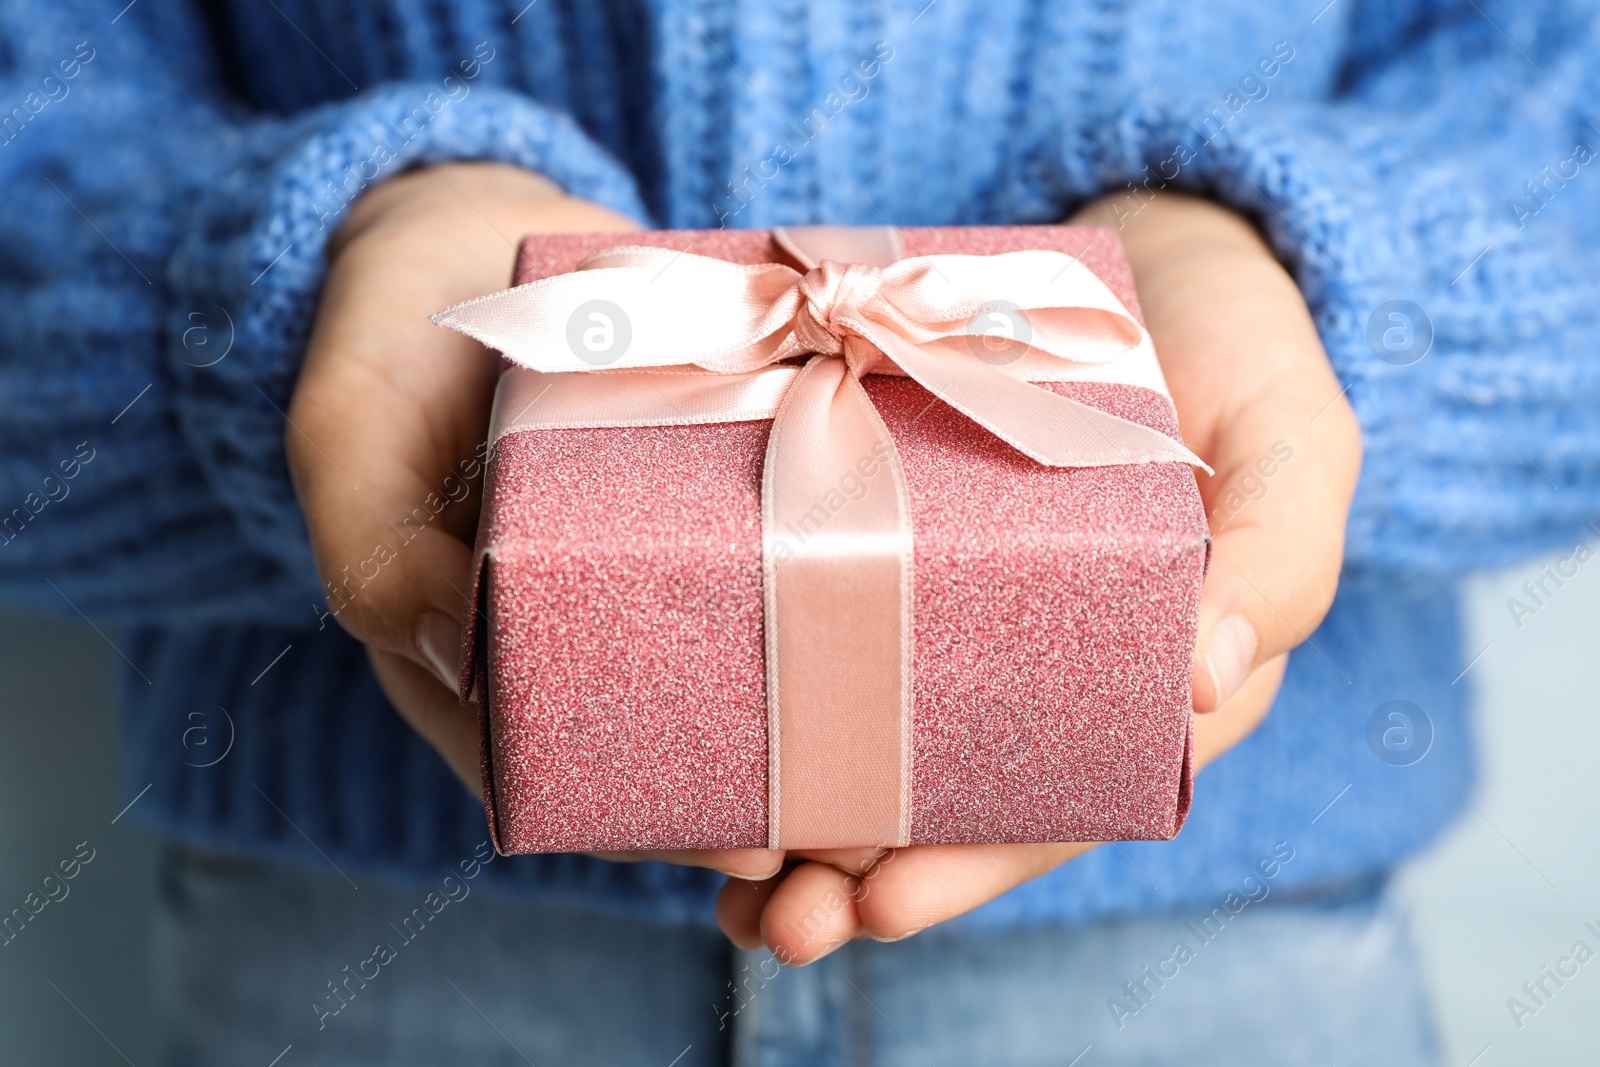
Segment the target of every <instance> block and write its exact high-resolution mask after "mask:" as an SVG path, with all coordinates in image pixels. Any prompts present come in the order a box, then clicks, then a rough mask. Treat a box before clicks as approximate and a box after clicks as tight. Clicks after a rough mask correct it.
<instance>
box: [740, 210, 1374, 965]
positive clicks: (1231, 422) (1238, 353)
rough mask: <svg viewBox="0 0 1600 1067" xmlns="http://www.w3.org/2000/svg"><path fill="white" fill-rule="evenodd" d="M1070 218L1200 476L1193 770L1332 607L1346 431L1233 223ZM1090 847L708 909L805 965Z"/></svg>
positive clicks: (743, 897) (940, 849) (853, 855)
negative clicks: (1155, 362) (1118, 266)
mask: <svg viewBox="0 0 1600 1067" xmlns="http://www.w3.org/2000/svg"><path fill="white" fill-rule="evenodd" d="M1071 221H1072V222H1073V223H1077V224H1083V225H1108V226H1112V227H1113V228H1115V229H1118V230H1120V231H1121V236H1122V240H1123V244H1124V247H1125V249H1126V251H1127V254H1128V259H1129V262H1130V263H1131V264H1132V266H1133V271H1134V277H1135V280H1136V282H1137V285H1138V290H1139V301H1140V304H1141V305H1142V307H1143V309H1144V314H1145V318H1146V322H1147V325H1148V327H1149V330H1150V334H1151V337H1152V338H1153V340H1154V342H1155V347H1156V351H1157V352H1158V353H1159V356H1160V359H1161V365H1162V369H1163V371H1164V373H1165V375H1166V378H1167V383H1168V386H1169V387H1170V389H1171V391H1172V396H1173V400H1174V402H1175V404H1176V405H1177V409H1178V418H1179V423H1180V424H1181V426H1182V427H1183V433H1184V439H1185V442H1186V443H1187V444H1188V445H1189V447H1190V448H1191V449H1192V450H1194V451H1195V452H1196V453H1197V454H1198V455H1200V456H1201V457H1202V458H1203V459H1205V460H1206V462H1207V463H1209V464H1211V466H1212V467H1213V468H1215V470H1216V474H1215V475H1213V476H1211V477H1205V476H1203V475H1202V476H1201V478H1200V493H1201V497H1202V499H1203V500H1204V502H1205V506H1206V511H1207V513H1208V515H1210V517H1211V518H1210V522H1211V532H1212V536H1213V539H1214V544H1213V548H1212V556H1211V566H1210V570H1209V572H1208V574H1207V577H1206V583H1205V588H1204V590H1203V592H1202V594H1201V600H1200V620H1199V640H1198V643H1197V649H1196V652H1195V659H1194V683H1193V693H1194V709H1195V711H1196V712H1197V713H1199V716H1200V717H1199V718H1198V719H1197V720H1196V724H1195V753H1194V757H1195V766H1196V769H1198V768H1199V767H1202V766H1204V765H1205V764H1206V763H1208V762H1210V761H1211V760H1213V759H1215V758H1216V757H1217V756H1219V755H1221V754H1222V753H1223V752H1225V751H1227V750H1228V749H1229V748H1231V747H1232V746H1233V745H1235V744H1237V743H1238V742H1239V741H1240V740H1242V739H1243V738H1244V737H1245V736H1246V735H1247V734H1249V733H1250V731H1251V730H1253V729H1254V728H1255V727H1256V725H1257V724H1259V723H1260V722H1261V720H1262V719H1263V718H1265V716H1266V714H1267V711H1268V709H1269V708H1270V707H1271V706H1272V701H1273V699H1274V697H1275V696H1276V694H1277V690H1278V684H1279V682H1280V681H1281V680H1282V678H1283V671H1284V666H1285V663H1286V661H1287V658H1288V653H1289V650H1290V649H1292V648H1294V647H1295V646H1296V645H1298V644H1299V643H1300V642H1302V641H1304V640H1305V638H1306V636H1307V635H1308V634H1310V633H1311V631H1313V630H1315V629H1316V627H1317V625H1318V623H1320V622H1321V620H1322V617H1323V616H1324V615H1325V614H1326V613H1327V610H1328V607H1329V605H1330V604H1331V603H1332V601H1333V594H1334V590H1335V588H1336V586H1337V583H1338V577H1339V568H1340V562H1341V560H1342V557H1343V551H1344V527H1345V519H1346V515H1347V512H1348V510H1349V506H1350V497H1351V495H1352V493H1353V492H1354V490H1355V483H1356V475H1357V473H1358V471H1359V469H1360V465H1361V435H1360V430H1359V428H1358V427H1357V424H1356V419H1355V414H1354V412H1353V411H1352V410H1351V408H1350V406H1349V404H1348V403H1347V402H1346V401H1345V399H1344V397H1343V395H1342V391H1341V389H1340V386H1339V383H1338V381H1337V379H1336V378H1335V376H1334V374H1333V371H1332V369H1331V367H1330V366H1329V364H1328V359H1327V355H1326V353H1324V351H1323V349H1322V344H1321V342H1320V341H1319V339H1318V337H1317V332H1316V328H1315V326H1314V325H1313V323H1312V321H1311V315H1310V313H1309V311H1308V310H1307V308H1306V305H1305V301H1304V300H1303V299H1301V296H1300V292H1299V290H1298V289H1297V288H1296V287H1295V284H1294V281H1293V280H1292V279H1291V278H1290V277H1289V275H1288V274H1287V273H1286V272H1285V271H1284V269H1283V268H1282V267H1281V266H1280V265H1279V264H1278V262H1277V261H1276V260H1275V259H1274V258H1273V257H1272V254H1271V252H1270V250H1269V249H1268V248H1267V246H1266V245H1265V244H1264V243H1263V242H1262V240H1261V238H1260V236H1259V235H1258V234H1257V233H1256V231H1255V230H1254V229H1253V228H1252V227H1251V226H1250V225H1249V224H1248V223H1247V222H1245V221H1244V220H1243V219H1241V218H1239V217H1238V216H1237V215H1235V214H1233V213H1232V212H1230V211H1228V210H1226V209H1225V208H1222V207H1219V206H1217V205H1216V204H1213V203H1210V202H1207V201H1204V200H1198V199H1194V198H1191V197H1186V196H1182V195H1179V194H1171V193H1163V194H1159V195H1157V196H1156V197H1155V198H1154V199H1149V198H1147V199H1145V200H1144V201H1142V202H1141V201H1140V200H1138V199H1136V198H1132V197H1127V198H1111V199H1107V200H1102V201H1099V202H1096V203H1095V204H1092V205H1090V206H1089V207H1088V208H1086V209H1085V210H1084V211H1082V212H1080V213H1079V214H1078V215H1077V216H1075V217H1074V218H1073V219H1072V220H1071ZM1285 456H1287V457H1288V458H1285ZM1268 470H1271V472H1272V473H1271V475H1270V481H1268V480H1266V473H1265V472H1266V471H1268ZM1094 847H1096V846H1095V845H1094V844H1088V843H1073V844H1036V845H986V844H972V845H914V846H911V847H908V848H900V849H891V850H881V849H879V850H869V849H855V850H836V851H828V852H809V853H804V852H803V853H794V854H791V856H790V863H789V865H788V866H786V867H785V869H784V870H783V871H782V872H780V873H779V874H778V875H777V876H775V877H773V878H770V879H767V880H765V881H759V882H749V881H741V880H737V879H735V880H730V881H729V882H728V884H727V885H726V886H724V888H723V890H722V895H721V896H720V897H719V898H718V901H717V918H718V922H719V924H720V925H721V927H722V929H723V931H724V932H725V933H726V934H727V935H728V936H729V937H730V938H731V939H732V940H733V941H734V942H735V943H737V944H739V945H741V946H743V947H747V948H755V947H758V946H760V945H762V944H766V945H767V946H768V947H770V948H771V950H772V951H773V953H774V955H776V957H777V958H778V959H779V960H780V961H781V962H783V963H786V964H804V963H809V962H811V961H813V960H816V959H819V958H820V957H822V956H825V955H827V954H828V953H829V952H831V951H833V950H834V949H835V948H838V947H839V946H840V945H842V944H844V943H845V942H846V941H850V940H854V939H858V938H872V939H875V940H879V941H896V940H899V939H900V938H903V937H907V936H909V935H911V934H914V933H916V932H917V931H919V930H924V929H926V928H928V927H930V926H933V925H935V924H937V923H941V922H944V921H945V920H947V919H952V918H955V917H956V916H958V915H961V914H962V913H964V912H967V911H970V910H971V909H973V908H975V907H977V906H978V905H980V904H983V903H985V902H986V901H989V900H992V899H993V898H995V897H997V896H999V895H1000V894H1002V893H1004V892H1006V891H1007V890H1010V889H1012V888H1014V887H1015V886H1018V885H1020V884H1022V883H1023V882H1026V881H1028V880H1030V879H1032V878H1037V877H1039V876H1040V875H1042V874H1045V873H1047V872H1049V871H1051V870H1053V869H1055V868H1056V867H1058V866H1060V865H1061V864H1062V863H1065V862H1066V861H1068V860H1070V859H1073V858H1075V857H1077V856H1080V855H1082V854H1083V853H1085V852H1087V851H1088V850H1089V849H1091V848H1094Z"/></svg>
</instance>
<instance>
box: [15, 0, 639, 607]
mask: <svg viewBox="0 0 1600 1067" xmlns="http://www.w3.org/2000/svg"><path fill="white" fill-rule="evenodd" d="M215 52H216V49H215V47H214V43H213V41H212V40H211V39H210V37H209V36H208V32H207V27H206V23H205V21H204V20H203V19H202V18H201V17H200V16H199V15H198V14H197V13H196V12H195V11H194V10H193V9H192V8H191V7H190V6H189V5H188V4H183V3H178V4H167V3H163V4H150V3H144V4H138V5H137V6H135V5H127V6H126V7H124V0H108V2H99V0H77V2H71V3H59V2H48V3H47V2H45V0H29V2H19V3H12V4H7V5H5V7H4V9H3V11H0V188H4V189H5V190H6V201H7V204H6V210H5V211H4V213H3V214H0V302H3V305H4V307H5V313H4V314H3V315H0V599H3V600H5V601H9V602H12V603H17V604H24V605H28V606H30V607H35V608H44V609H47V610H55V611H60V612H63V613H66V614H69V615H70V614H72V613H73V612H74V611H76V612H80V613H84V614H87V615H93V616H96V617H105V618H110V619H113V620H134V621H159V620H162V619H177V618H182V619H184V620H188V621H195V620H200V619H206V618H228V619H232V620H240V619H255V620H260V621H277V622H291V623H292V622H309V621H311V620H312V619H313V618H314V617H315V616H314V614H313V612H314V609H313V606H312V605H313V604H314V603H316V602H318V601H319V600H320V595H321V594H320V590H319V588H318V585H317V581H316V576H315V571H314V569H313V566H312V562H311V555H310V549H309V545H308V541H307V537H306V532H305V529H304V523H303V519H302V517H301V514H300V510H299V507H298V504H297V502H296V500H295V497H294V493H293V490H292V487H291V486H290V483H289V478H288V472H287V467H286V464H285V459H284V454H283V429H284V415H283V412H284V411H285V410H286V409H287V408H288V399H289V394H290V391H291V389H292V387H293V384H294V381H295V376H296V373H297V371H298V367H299V361H300V358H301V353H302V350H303V348H304V344H305V340H306V337H307V334H308V332H309V328H310V325H311V321H312V317H313V313H314V310H315V305H316V299H317V293H318V290H319V287H320V285H321V282H322V277H323V271H324V264H323V250H324V247H325V242H326V241H327V239H328V237H329V236H330V234H331V233H332V232H333V230H334V229H335V228H336V227H337V225H338V223H339V221H340V218H341V217H342V215H343V212H344V210H345V207H346V205H347V204H349V203H350V202H351V201H353V200H354V199H355V198H356V197H357V196H359V195H360V193H361V192H362V191H363V190H365V189H367V188H370V187H371V186H372V185H373V184H374V183H377V182H381V181H383V180H384V179H386V178H388V177H391V176H393V175H395V174H398V173H400V172H402V171H404V170H406V169H407V168H410V167H415V166H419V165H423V164H428V163H434V162H440V161H446V160H464V159H492V160H498V161H503V162H510V163H515V164H518V165H520V166H523V167H527V168H529V169H532V170H537V171H539V172H541V173H543V174H544V175H546V176H547V177H549V178H550V179H551V180H553V181H555V182H556V183H557V184H559V185H561V186H563V187H564V188H566V189H568V190H569V191H571V192H572V193H574V194H575V195H579V196H583V197H586V198H588V199H591V200H595V201H597V202H600V203H602V204H605V205H606V206H608V207H611V208H613V209H615V210H618V211H620V212H622V213H624V214H628V215H631V216H633V217H635V218H639V219H643V218H645V214H646V213H645V210H644V208H643V207H642V205H641V202H640V200H639V197H638V194H637V191H636V189H635V187H634V183H633V181H632V179H631V177H630V176H629V175H628V174H627V172H626V171H624V170H623V169H622V168H621V167H620V166H619V165H618V164H617V163H616V162H614V161H613V160H612V159H611V158H610V157H608V156H607V155H606V154H605V153H604V152H603V151H602V150H601V149H599V148H598V147H596V145H595V144H594V143H592V142H591V141H590V140H589V138H588V137H586V136H585V134H584V133H583V132H582V131H581V130H580V129H579V128H578V127H577V126H576V125H575V124H574V123H573V122H572V121H571V120H570V119H569V118H567V117H566V116H564V115H562V114H559V113H557V112H555V111H552V110H551V109H549V108H546V107H544V106H541V105H539V104H537V103H535V102H533V101H532V100H530V99H528V98H526V97H524V96H521V95H519V94H516V93H512V92H508V91H504V90H499V89H491V88H489V87H487V86H480V85H474V83H473V79H474V78H475V77H477V76H478V74H479V73H480V72H481V69H482V66H483V65H486V64H489V63H492V62H493V58H494V57H493V48H492V47H490V46H489V45H487V44H484V45H480V46H478V48H477V50H476V51H475V52H474V53H473V54H472V55H470V56H468V57H466V58H465V59H464V60H463V61H462V62H461V63H460V64H458V65H457V66H456V67H454V68H452V69H450V70H441V71H440V72H439V78H438V79H437V80H433V81H426V82H416V83H404V84H387V85H383V86H379V87H376V88H371V89H368V90H367V91H365V92H361V93H359V94H358V95H356V96H354V97H352V98H351V99H349V100H346V101H343V102H340V103H338V104H334V105H329V106H325V107H321V108H318V109H316V110H313V111H310V112H306V113H302V114H297V115H292V116H288V117H281V116H265V115H260V114H255V113H252V112H250V111H248V110H245V109H243V108H241V107H240V106H239V105H238V104H237V103H236V102H234V101H232V100H230V99H229V97H228V95H227V94H226V92H225V91H224V89H223V87H222V85H221V82H220V80H219V79H218V77H217V73H216V67H217V63H216V60H215V58H214V57H215ZM13 105H14V106H13Z"/></svg>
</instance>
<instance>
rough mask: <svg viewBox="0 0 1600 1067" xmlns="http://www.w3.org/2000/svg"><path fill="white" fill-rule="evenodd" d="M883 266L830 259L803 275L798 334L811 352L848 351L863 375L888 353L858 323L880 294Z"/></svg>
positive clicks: (847, 356)
mask: <svg viewBox="0 0 1600 1067" xmlns="http://www.w3.org/2000/svg"><path fill="white" fill-rule="evenodd" d="M882 284H883V271H881V270H879V269H878V268H877V267H871V266H867V265H866V264H862V263H839V262H837V261H835V260H831V259H825V260H823V261H822V262H821V263H819V264H818V265H817V266H815V267H813V268H812V269H811V270H809V271H807V272H806V273H805V275H804V276H803V277H801V279H800V281H799V283H798V285H797V288H798V290H799V294H800V307H799V309H798V310H797V311H796V312H795V318H794V325H793V327H792V328H793V330H794V339H795V341H796V342H797V343H798V345H799V347H801V348H802V349H804V350H805V351H808V352H816V353H818V354H820V355H825V356H843V357H844V359H845V363H846V364H847V365H848V366H849V368H850V373H852V374H853V375H855V376H856V377H858V378H859V377H861V376H862V375H863V374H867V373H868V372H870V371H871V370H872V367H873V365H874V364H876V363H877V362H878V360H880V359H881V358H882V357H883V353H882V352H881V351H879V349H878V348H877V346H875V345H873V344H872V342H870V341H868V340H866V339H865V338H863V337H862V336H861V334H860V332H859V328H852V323H860V322H862V321H863V320H864V319H865V318H866V317H867V314H866V312H867V306H868V305H869V304H870V303H871V302H872V301H873V300H875V299H877V296H878V289H879V287H880V286H882Z"/></svg>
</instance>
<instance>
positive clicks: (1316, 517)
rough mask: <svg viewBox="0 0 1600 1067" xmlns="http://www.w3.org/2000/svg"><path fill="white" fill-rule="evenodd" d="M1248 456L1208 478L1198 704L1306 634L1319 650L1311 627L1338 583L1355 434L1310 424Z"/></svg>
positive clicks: (1205, 707)
mask: <svg viewBox="0 0 1600 1067" xmlns="http://www.w3.org/2000/svg"><path fill="white" fill-rule="evenodd" d="M1350 423H1351V425H1352V426H1353V423H1354V420H1353V418H1352V419H1351V420H1350ZM1248 456H1249V458H1248V459H1245V460H1242V461H1240V462H1237V463H1230V464H1229V466H1228V467H1227V468H1220V467H1219V469H1218V471H1217V474H1216V476H1215V477H1214V478H1213V479H1212V480H1211V482H1212V484H1210V485H1208V486H1206V487H1205V494H1204V495H1205V496H1206V498H1207V501H1208V503H1209V504H1210V505H1211V510H1210V523H1211V529H1212V537H1213V541H1212V551H1211V564H1210V570H1209V571H1208V573H1207V575H1206V583H1205V588H1204V590H1203V591H1202V593H1201V596H1200V613H1199V633H1198V637H1197V640H1196V646H1195V659H1194V683H1193V697H1194V709H1195V711H1196V712H1200V713H1205V712H1211V711H1215V710H1216V709H1217V708H1218V707H1220V706H1221V705H1222V704H1223V702H1224V701H1226V700H1227V699H1228V698H1229V697H1230V696H1232V695H1233V693H1234V692H1235V691H1236V690H1238V688H1239V687H1240V686H1241V685H1243V684H1244V681H1245V679H1246V678H1247V677H1248V676H1249V675H1250V673H1251V672H1252V671H1253V670H1255V669H1256V668H1257V667H1259V666H1260V665H1261V664H1263V663H1267V662H1269V661H1271V660H1273V659H1275V658H1277V657H1279V656H1281V655H1283V654H1284V653H1286V652H1288V651H1289V650H1290V649H1293V648H1296V647H1297V646H1299V645H1300V644H1302V643H1310V645H1311V647H1312V648H1313V650H1314V651H1316V652H1317V653H1318V654H1323V653H1321V650H1320V649H1318V648H1317V647H1316V643H1315V641H1314V640H1312V637H1311V634H1312V632H1313V631H1314V630H1316V628H1317V626H1318V625H1319V624H1320V623H1321V622H1322V619H1323V616H1325V615H1326V614H1327V612H1328V608H1329V607H1330V606H1331V605H1332V603H1333V597H1334V593H1335V591H1336V590H1337V588H1338V582H1339V570H1340V566H1341V563H1342V560H1343V556H1344V526H1345V519H1346V515H1347V512H1348V510H1349V504H1350V497H1351V494H1352V493H1353V491H1354V487H1355V478H1356V473H1357V470H1358V469H1359V466H1360V443H1359V436H1358V435H1353V434H1351V433H1349V432H1342V430H1334V431H1333V432H1331V433H1330V432H1323V433H1311V434H1306V435H1302V436H1301V437H1300V438H1299V439H1298V440H1287V439H1280V440H1276V441H1274V442H1272V444H1271V445H1268V446H1266V447H1262V448H1259V449H1251V450H1249V451H1248ZM1330 662H1331V661H1330ZM1333 666H1334V669H1335V670H1336V671H1339V672H1340V673H1343V671H1342V669H1341V668H1340V667H1339V665H1338V664H1337V663H1335V664H1333Z"/></svg>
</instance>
